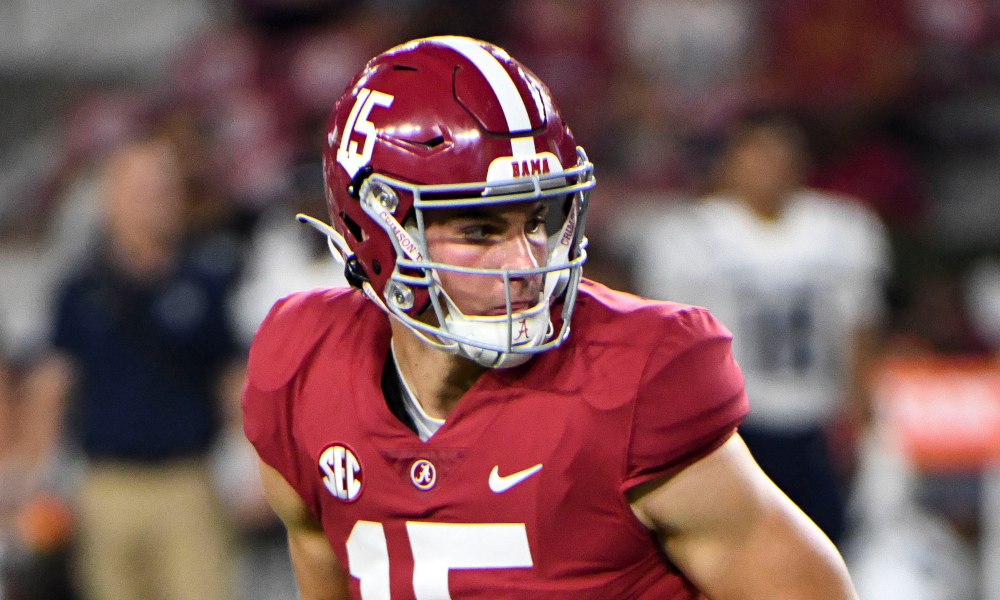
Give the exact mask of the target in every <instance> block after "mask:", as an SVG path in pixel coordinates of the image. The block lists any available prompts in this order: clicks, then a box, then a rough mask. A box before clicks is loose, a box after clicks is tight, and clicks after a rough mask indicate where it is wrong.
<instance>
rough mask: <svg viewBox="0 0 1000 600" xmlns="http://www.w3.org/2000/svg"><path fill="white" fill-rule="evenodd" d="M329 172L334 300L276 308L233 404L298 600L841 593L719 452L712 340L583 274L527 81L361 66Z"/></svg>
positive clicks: (334, 132)
mask: <svg viewBox="0 0 1000 600" xmlns="http://www.w3.org/2000/svg"><path fill="white" fill-rule="evenodd" d="M324 172H325V176H326V185H327V200H328V205H329V210H330V218H331V219H332V222H333V226H332V227H330V226H327V225H325V224H323V223H320V222H319V221H315V220H312V219H309V218H307V217H302V218H303V219H305V220H307V221H309V222H310V223H312V224H313V225H314V226H316V227H317V228H319V229H321V230H323V231H324V232H325V233H326V235H327V236H328V238H329V244H330V247H331V250H332V251H333V252H334V254H335V255H339V256H341V257H342V259H343V261H344V263H345V273H346V275H347V278H348V280H349V281H350V282H351V284H352V286H353V287H345V288H333V289H325V290H314V291H310V292H304V293H298V294H293V295H291V296H289V297H287V298H284V299H282V300H280V301H279V302H278V303H277V304H276V305H275V306H274V308H273V309H272V310H271V313H270V314H269V315H268V317H267V318H266V320H265V321H264V323H263V324H262V325H261V327H260V330H259V331H258V333H257V336H256V338H255V340H254V343H253V347H252V349H251V353H250V363H249V376H248V380H247V384H246V389H245V392H244V397H243V406H244V413H245V421H244V422H245V429H246V433H247V436H248V437H249V439H250V440H251V441H252V442H253V444H254V445H255V447H256V449H257V452H258V454H259V456H260V459H261V473H262V476H263V480H264V484H265V489H266V491H267V493H268V498H269V500H270V502H271V504H272V506H273V507H274V509H275V511H276V512H277V514H278V515H279V516H280V517H281V518H282V520H283V521H284V523H285V525H286V526H287V529H288V539H289V547H290V551H291V556H292V561H293V564H294V567H295V572H296V575H297V578H298V583H299V587H300V590H301V594H302V598H303V599H306V600H326V599H331V600H332V599H339V598H356V599H361V600H376V599H379V600H388V599H390V598H393V599H397V600H401V599H414V598H416V599H419V600H432V599H434V600H438V599H447V598H456V599H457V598H519V599H520V598H547V599H551V598H594V599H601V600H606V599H609V598H662V599H678V600H679V599H695V598H702V597H703V596H702V594H704V595H705V596H708V597H710V598H712V599H713V600H727V599H736V598H741V599H749V598H761V599H767V600H775V599H780V598H796V599H802V598H810V599H831V600H832V599H838V600H839V599H848V598H855V595H854V592H853V590H852V587H851V583H850V580H849V577H848V574H847V572H846V569H845V567H844V564H843V562H842V560H841V558H840V556H839V555H838V554H837V551H836V550H835V548H834V547H833V545H832V544H830V542H829V541H828V540H827V539H826V538H825V537H824V536H823V535H822V533H820V531H819V530H818V529H817V528H816V527H815V526H814V525H813V524H812V523H811V522H810V521H809V520H808V519H807V518H806V517H805V516H804V515H803V514H802V513H801V512H800V511H799V510H798V509H797V508H796V507H795V506H794V505H793V504H792V503H791V502H790V501H789V500H787V498H785V497H784V496H783V495H782V494H781V493H780V492H779V491H778V490H777V489H776V488H775V487H774V485H773V484H772V483H771V482H770V481H769V480H768V479H767V478H766V477H765V476H764V475H763V474H762V473H761V472H760V470H759V469H758V468H757V466H756V465H755V463H754V461H753V459H752V458H751V457H750V454H749V453H748V451H747V450H746V447H745V446H744V444H743V443H742V441H741V440H740V438H739V436H738V435H736V434H735V429H736V426H737V425H738V424H739V423H740V421H741V420H742V418H743V416H744V415H745V414H746V412H747V398H746V394H745V392H744V386H743V378H742V375H741V373H740V370H739V367H738V366H737V365H736V363H735V362H734V360H733V358H732V354H731V350H730V342H731V336H730V334H729V333H728V331H727V330H726V329H725V328H724V327H723V326H722V325H721V324H720V323H719V322H718V321H716V320H715V319H714V318H713V317H712V316H711V315H710V314H709V313H708V312H707V311H705V310H703V309H699V308H694V307H691V306H686V305H680V304H674V303H669V302H652V301H648V300H644V299H641V298H637V297H634V296H629V295H626V294H623V293H619V292H615V291H612V290H609V289H607V288H605V287H602V286H600V285H598V284H596V283H592V282H589V281H587V280H582V279H581V269H582V266H583V263H584V261H585V260H586V238H585V237H584V234H583V230H584V223H585V220H586V215H587V208H588V196H589V190H590V189H591V188H592V187H593V185H594V183H595V180H594V177H593V166H592V165H591V163H590V162H589V161H588V159H587V156H586V154H585V153H584V152H583V150H582V149H580V148H578V147H577V146H576V144H575V143H574V140H573V136H572V134H571V133H570V130H569V128H568V127H567V126H566V124H565V123H563V121H562V119H561V117H560V114H559V111H558V110H557V108H556V107H555V105H554V104H553V102H552V98H551V97H550V94H549V92H548V91H547V89H546V87H545V86H544V85H543V84H542V83H541V82H540V81H539V80H538V79H537V78H536V77H535V76H534V75H533V74H532V73H531V72H530V71H528V70H527V69H526V68H525V67H524V66H523V65H521V64H520V63H518V62H517V61H515V60H514V59H512V58H511V57H510V56H508V55H507V54H506V53H505V52H504V51H503V50H501V49H500V48H497V47H495V46H492V45H490V44H486V43H483V42H479V41H475V40H471V39H468V38H461V37H436V38H427V39H422V40H417V41H414V42H410V43H408V44H405V45H402V46H399V47H397V48H394V49H392V50H390V51H388V52H386V53H384V54H381V55H379V56H377V57H375V58H374V59H373V60H372V61H371V62H369V63H368V65H367V66H366V67H365V68H364V69H363V70H362V71H361V72H360V73H358V75H357V76H356V77H355V78H354V80H353V82H352V83H351V84H350V86H349V87H348V90H347V91H346V93H345V94H344V96H343V97H342V98H341V99H340V101H339V102H338V103H337V105H336V107H335V108H334V111H333V114H332V116H331V120H330V123H329V128H328V136H327V139H326V145H325V148H324ZM571 326H572V333H571Z"/></svg>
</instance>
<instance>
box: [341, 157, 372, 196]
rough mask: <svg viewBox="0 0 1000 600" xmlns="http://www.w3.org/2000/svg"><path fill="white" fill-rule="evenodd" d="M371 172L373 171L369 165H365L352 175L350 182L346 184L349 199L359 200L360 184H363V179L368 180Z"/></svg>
mask: <svg viewBox="0 0 1000 600" xmlns="http://www.w3.org/2000/svg"><path fill="white" fill-rule="evenodd" d="M373 170H374V169H373V168H372V166H371V165H370V164H369V165H365V166H364V167H362V168H361V169H360V170H359V171H358V172H357V173H355V174H354V177H353V178H352V179H351V182H350V183H348V184H347V193H348V194H350V195H351V198H354V199H355V200H360V199H361V184H362V183H364V182H365V179H368V178H369V177H370V176H371V174H372V171H373Z"/></svg>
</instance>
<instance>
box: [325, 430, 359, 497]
mask: <svg viewBox="0 0 1000 600" xmlns="http://www.w3.org/2000/svg"><path fill="white" fill-rule="evenodd" d="M319 471H320V475H322V477H323V485H325V486H326V489H327V490H329V491H330V493H331V494H333V496H334V497H335V498H337V499H338V500H343V501H344V502H353V501H355V500H356V499H357V498H358V495H360V494H361V487H362V482H363V478H362V476H361V462H360V461H359V460H358V457H357V456H356V455H355V454H354V452H352V451H351V449H350V448H348V447H347V446H344V445H342V444H331V445H329V446H327V447H326V449H325V450H323V452H322V453H321V454H320V455H319Z"/></svg>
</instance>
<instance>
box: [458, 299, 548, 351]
mask: <svg viewBox="0 0 1000 600" xmlns="http://www.w3.org/2000/svg"><path fill="white" fill-rule="evenodd" d="M441 295H442V296H444V297H445V299H446V301H447V303H448V314H447V315H445V318H444V330H445V331H447V332H448V333H451V334H453V335H455V336H456V337H459V338H465V339H472V340H476V341H477V342H482V343H483V345H484V346H493V347H500V348H503V347H508V348H511V347H512V348H534V347H536V346H538V345H539V344H541V343H542V342H544V341H545V340H546V338H547V337H548V336H549V335H550V333H551V331H552V322H551V319H550V316H549V301H548V298H546V299H544V300H542V301H541V302H539V303H538V304H536V305H535V306H534V307H532V308H530V309H528V310H526V311H522V312H517V313H514V314H513V315H512V316H511V317H510V318H509V319H508V318H507V315H505V314H504V315H499V316H496V317H476V316H467V315H464V314H462V312H461V311H459V310H458V309H457V308H456V307H455V305H454V303H453V302H452V301H451V299H450V298H448V295H447V294H446V293H444V292H443V291H442V292H441ZM439 339H441V340H442V341H447V340H446V339H445V338H440V337H439ZM452 352H453V353H454V354H457V355H459V356H463V357H465V358H468V359H469V360H471V361H473V362H475V363H476V364H479V365H481V366H484V367H488V368H491V369H498V368H510V367H517V366H520V365H523V364H524V363H526V362H528V360H530V359H531V357H532V356H533V354H532V353H530V352H501V351H497V350H491V349H487V348H483V347H481V346H474V345H472V344H465V343H462V342H459V343H458V344H457V346H455V347H454V350H452Z"/></svg>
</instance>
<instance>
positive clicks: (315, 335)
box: [247, 288, 370, 391]
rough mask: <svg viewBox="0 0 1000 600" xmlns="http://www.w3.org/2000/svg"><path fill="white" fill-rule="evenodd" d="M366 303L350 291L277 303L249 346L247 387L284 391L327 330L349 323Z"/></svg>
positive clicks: (325, 291)
mask: <svg viewBox="0 0 1000 600" xmlns="http://www.w3.org/2000/svg"><path fill="white" fill-rule="evenodd" d="M367 302H370V301H369V300H368V299H367V298H365V297H364V296H362V295H361V294H360V293H357V294H355V293H353V291H352V289H351V288H330V289H315V290H310V291H306V292H296V293H294V294H291V295H289V296H286V297H284V298H282V299H281V300H278V301H277V302H276V303H275V304H274V306H273V307H272V308H271V311H270V312H269V313H268V315H267V317H266V318H265V319H264V321H263V322H262V323H261V325H260V327H259V328H258V329H257V334H256V335H255V336H254V339H253V343H252V344H251V345H250V359H249V363H248V365H247V377H248V379H249V383H250V384H251V385H253V386H254V387H256V388H257V389H260V390H262V391H274V390H277V389H279V388H281V387H283V386H284V385H285V384H287V383H288V382H289V381H291V379H292V377H294V376H295V373H296V372H297V371H298V370H299V367H300V365H301V364H302V362H303V361H304V360H305V358H306V357H307V356H309V355H310V354H311V353H312V351H313V349H314V348H315V347H316V346H317V345H318V344H319V342H320V341H321V340H322V339H323V338H324V337H325V336H326V335H327V333H328V332H329V331H330V328H331V327H332V326H333V325H334V324H335V323H336V322H338V321H340V320H345V319H348V320H349V319H351V318H352V317H353V313H355V312H357V311H358V310H361V309H362V307H363V306H364V303H367Z"/></svg>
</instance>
